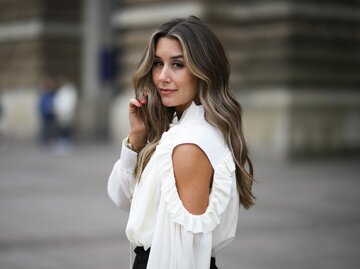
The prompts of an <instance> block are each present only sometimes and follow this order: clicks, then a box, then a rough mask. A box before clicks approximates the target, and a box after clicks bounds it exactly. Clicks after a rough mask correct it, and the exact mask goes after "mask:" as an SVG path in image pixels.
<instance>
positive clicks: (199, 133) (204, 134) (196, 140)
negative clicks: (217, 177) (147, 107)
mask: <svg viewBox="0 0 360 269" xmlns="http://www.w3.org/2000/svg"><path fill="white" fill-rule="evenodd" d="M179 127H180V130H179V132H178V135H177V137H176V143H175V144H176V145H180V144H195V145H196V146H198V147H199V148H200V149H201V150H202V151H203V152H204V153H205V154H206V155H207V157H208V159H209V160H210V162H211V164H212V166H213V167H216V165H217V164H218V163H219V162H220V161H221V160H222V159H223V157H224V156H226V155H227V153H228V152H229V150H228V147H227V146H226V143H225V139H224V136H223V135H222V133H221V132H220V130H219V129H218V128H217V127H215V126H213V125H211V124H210V123H208V122H207V121H205V119H203V120H199V121H194V122H192V123H189V124H186V125H183V126H179Z"/></svg>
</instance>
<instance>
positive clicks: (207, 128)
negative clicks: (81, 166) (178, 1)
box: [108, 16, 254, 269]
mask: <svg viewBox="0 0 360 269" xmlns="http://www.w3.org/2000/svg"><path fill="white" fill-rule="evenodd" d="M229 73H230V70H229V64H228V60H227V58H226V56H225V52H224V50H223V47H222V45H221V44H220V42H219V41H218V39H217V38H216V37H215V35H214V34H213V32H212V31H211V30H210V29H209V28H208V27H207V26H206V25H205V24H204V23H203V22H202V21H201V20H200V19H198V18H196V17H194V16H190V17H189V18H187V19H174V20H171V21H168V22H166V23H164V24H162V25H161V26H160V27H159V28H158V29H157V30H156V31H155V33H154V34H153V35H152V36H151V38H150V42H149V44H148V46H147V48H146V50H145V53H144V55H143V57H142V59H141V61H140V64H139V65H138V68H137V70H136V73H135V76H134V88H135V95H136V99H135V98H134V99H131V100H130V102H129V121H130V132H129V135H128V137H127V138H125V140H124V142H123V146H122V151H121V155H120V159H119V160H118V161H117V162H116V163H115V165H114V167H113V170H112V172H111V174H110V177H109V181H108V193H109V195H110V197H111V199H112V200H113V201H114V202H115V204H116V205H118V206H119V207H121V208H122V209H124V210H127V211H129V219H128V223H127V227H126V235H127V237H128V239H129V240H130V242H131V243H132V244H134V245H135V246H136V248H135V253H136V257H135V261H134V264H133V268H134V269H139V268H148V269H155V268H156V269H175V268H181V269H195V268H196V269H208V268H217V267H216V265H215V256H216V255H217V253H218V251H219V250H220V249H222V248H223V247H225V246H226V245H227V244H228V243H229V242H230V241H231V240H232V239H233V238H234V236H235V231H236V227H237V219H238V210H239V206H240V205H243V206H244V207H245V208H249V207H250V206H252V205H253V203H254V196H253V194H252V184H253V181H254V179H253V171H252V164H251V161H250V159H249V154H248V150H247V146H246V143H245V139H244V134H243V131H242V123H241V107H240V105H239V103H238V102H237V101H236V100H235V98H234V97H233V95H232V93H231V92H230V90H229ZM246 164H247V165H248V166H249V171H247V170H246V169H245V166H246Z"/></svg>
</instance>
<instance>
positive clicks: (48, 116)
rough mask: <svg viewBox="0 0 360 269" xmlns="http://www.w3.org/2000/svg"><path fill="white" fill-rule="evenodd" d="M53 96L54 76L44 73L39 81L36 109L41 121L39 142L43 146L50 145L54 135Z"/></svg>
mask: <svg viewBox="0 0 360 269" xmlns="http://www.w3.org/2000/svg"><path fill="white" fill-rule="evenodd" d="M54 96H55V81H54V78H53V77H52V76H50V75H46V76H44V78H43V79H42V81H41V85H40V96H39V103H38V111H39V116H40V123H41V131H40V142H41V143H42V144H43V145H45V146H48V145H50V144H51V143H52V142H53V141H54V140H55V136H56V120H55V113H54Z"/></svg>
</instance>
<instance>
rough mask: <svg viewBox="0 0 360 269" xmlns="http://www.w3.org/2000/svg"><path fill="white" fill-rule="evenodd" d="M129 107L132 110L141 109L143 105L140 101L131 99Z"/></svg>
mask: <svg viewBox="0 0 360 269" xmlns="http://www.w3.org/2000/svg"><path fill="white" fill-rule="evenodd" d="M129 107H130V108H136V107H141V103H140V102H139V101H138V100H136V99H134V98H131V99H130V101H129Z"/></svg>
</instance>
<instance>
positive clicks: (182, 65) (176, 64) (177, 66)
mask: <svg viewBox="0 0 360 269" xmlns="http://www.w3.org/2000/svg"><path fill="white" fill-rule="evenodd" d="M173 66H174V68H177V69H180V68H183V67H184V64H183V63H181V62H174V63H173Z"/></svg>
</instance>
